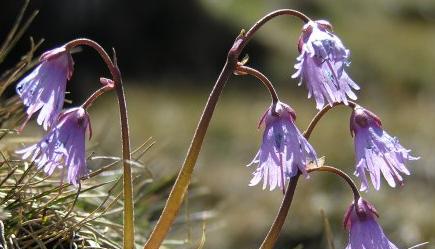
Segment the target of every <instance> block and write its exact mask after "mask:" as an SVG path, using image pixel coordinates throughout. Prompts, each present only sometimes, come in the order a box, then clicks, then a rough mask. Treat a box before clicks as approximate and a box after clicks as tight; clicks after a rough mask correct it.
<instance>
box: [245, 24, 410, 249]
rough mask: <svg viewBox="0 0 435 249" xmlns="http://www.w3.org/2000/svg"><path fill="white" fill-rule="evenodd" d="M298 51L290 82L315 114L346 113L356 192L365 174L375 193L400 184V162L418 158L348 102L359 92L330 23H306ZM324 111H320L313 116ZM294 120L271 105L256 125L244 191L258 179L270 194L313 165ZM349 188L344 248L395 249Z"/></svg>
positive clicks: (402, 170)
mask: <svg viewBox="0 0 435 249" xmlns="http://www.w3.org/2000/svg"><path fill="white" fill-rule="evenodd" d="M298 49H299V52H300V55H299V56H298V58H297V61H298V62H297V64H296V65H295V69H296V72H295V73H294V74H293V75H292V78H299V79H300V83H299V84H302V82H304V83H305V84H306V86H307V88H308V98H311V97H312V96H314V99H315V101H316V108H317V109H319V110H320V109H322V108H323V107H324V106H325V105H330V106H331V107H333V106H335V105H337V104H339V103H343V104H345V105H347V106H349V107H350V108H352V114H351V117H350V130H351V135H352V136H353V137H354V144H355V154H356V165H355V167H356V170H355V173H354V174H355V175H356V176H357V177H358V178H359V179H360V181H361V187H360V190H361V191H367V190H368V181H367V176H366V174H369V175H370V178H371V181H372V183H373V186H374V188H375V189H376V190H379V189H380V185H381V183H380V182H381V175H383V177H384V178H385V179H386V181H387V183H388V184H389V185H390V186H391V187H395V186H397V185H403V181H404V179H403V176H402V175H409V174H410V171H409V170H408V169H407V167H406V166H405V162H407V161H409V160H416V159H418V157H414V156H412V155H411V154H410V150H408V149H405V148H404V147H403V146H402V145H401V144H400V143H399V140H398V139H397V138H395V137H392V136H390V135H389V134H388V133H387V132H386V131H384V130H383V128H382V125H381V121H380V119H379V118H378V117H377V116H376V115H375V114H373V113H372V112H370V111H368V110H366V109H364V108H362V107H361V106H359V105H357V104H356V103H354V102H352V101H351V100H355V99H357V96H356V95H355V93H354V90H359V86H358V85H357V84H356V83H355V82H354V81H353V80H352V79H351V78H350V77H349V75H348V74H347V73H346V71H345V68H346V67H347V66H349V62H348V60H349V56H350V51H349V50H348V49H346V48H345V47H344V45H343V43H342V42H341V40H340V39H339V38H338V37H337V36H336V35H335V34H334V33H333V32H332V26H331V24H330V23H329V22H327V21H308V22H307V23H306V24H305V25H304V26H303V29H302V34H301V36H300V38H299V43H298ZM275 96H277V94H275ZM276 98H277V97H276ZM329 109H330V108H325V109H324V110H322V111H321V112H320V113H319V114H320V116H318V117H321V116H322V115H323V114H322V112H324V111H327V110H329ZM295 118H296V115H295V112H294V111H293V109H291V108H290V107H289V106H288V105H286V104H283V103H281V102H278V103H275V104H272V106H271V107H270V108H269V109H268V111H267V112H266V113H265V114H264V116H263V118H262V119H261V122H260V125H261V124H264V126H265V128H264V134H263V141H262V143H261V146H260V149H259V151H258V153H257V154H256V156H255V158H254V160H253V161H252V162H251V163H250V164H249V165H248V166H250V165H252V164H258V166H257V169H256V170H255V171H254V173H253V175H254V177H253V178H252V180H251V182H250V184H249V185H250V186H253V185H257V184H258V183H259V182H261V181H262V180H263V189H265V188H266V187H267V186H268V185H269V189H270V190H273V189H275V188H276V187H278V188H280V189H283V190H284V187H285V183H286V181H290V180H291V179H292V177H294V176H295V175H297V174H299V173H300V174H303V175H305V176H307V171H308V168H307V167H308V166H307V165H308V164H309V162H311V161H312V162H316V163H317V156H316V152H315V151H314V149H313V147H312V146H311V145H310V144H309V143H308V141H307V139H306V138H305V137H304V136H302V134H301V133H300V132H299V130H298V128H297V127H296V126H295V123H294V121H295ZM313 121H315V122H314V123H316V122H317V121H318V120H316V118H314V119H313ZM318 167H322V166H318ZM328 167H329V166H328ZM324 168H327V167H324ZM343 174H345V173H343ZM342 177H343V176H342ZM347 177H348V176H347ZM348 178H349V177H348ZM349 179H350V178H349ZM348 182H352V181H351V180H349V181H348ZM350 184H351V185H352V188H353V190H354V197H355V200H356V203H353V204H352V205H351V206H350V207H349V209H348V211H347V212H346V217H345V227H346V228H347V230H348V231H349V244H348V246H347V247H346V248H347V249H375V248H376V249H397V247H396V246H395V245H394V244H393V243H391V242H390V241H389V240H388V238H387V237H386V236H385V234H384V232H383V230H382V228H381V226H380V225H379V224H378V223H377V221H376V218H377V217H378V214H377V212H376V210H375V208H374V207H373V205H371V204H370V203H368V202H367V201H365V200H363V199H362V198H361V197H360V194H359V193H358V190H357V188H356V187H355V186H354V185H353V183H350Z"/></svg>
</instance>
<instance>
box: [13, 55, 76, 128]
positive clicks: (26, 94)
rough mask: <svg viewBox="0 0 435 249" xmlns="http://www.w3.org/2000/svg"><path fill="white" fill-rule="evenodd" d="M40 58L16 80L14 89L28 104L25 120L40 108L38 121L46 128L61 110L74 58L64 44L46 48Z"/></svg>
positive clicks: (26, 104)
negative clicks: (18, 80)
mask: <svg viewBox="0 0 435 249" xmlns="http://www.w3.org/2000/svg"><path fill="white" fill-rule="evenodd" d="M39 60H40V64H39V65H38V66H37V67H36V68H35V69H34V70H33V71H32V72H31V73H30V74H29V75H27V76H26V77H25V78H23V79H22V80H21V81H20V82H19V83H18V84H17V87H16V90H17V94H18V95H19V96H20V98H21V100H22V101H23V103H24V105H25V106H26V107H27V110H26V113H27V120H26V122H27V121H28V120H29V119H30V118H31V117H32V115H33V114H34V113H36V112H37V111H39V115H38V118H37V122H38V124H39V125H42V126H43V127H44V129H45V130H48V128H49V127H50V126H51V125H52V124H53V123H54V122H55V121H56V119H57V117H58V115H59V113H60V112H61V110H62V106H63V102H64V99H65V89H66V82H67V80H69V79H70V78H71V76H72V73H73V67H74V62H73V60H72V56H71V54H70V52H69V51H67V50H66V49H65V47H59V48H55V49H53V50H50V51H47V52H45V53H44V54H42V56H41V58H40V59H39ZM26 122H24V124H23V125H22V127H24V125H25V124H26Z"/></svg>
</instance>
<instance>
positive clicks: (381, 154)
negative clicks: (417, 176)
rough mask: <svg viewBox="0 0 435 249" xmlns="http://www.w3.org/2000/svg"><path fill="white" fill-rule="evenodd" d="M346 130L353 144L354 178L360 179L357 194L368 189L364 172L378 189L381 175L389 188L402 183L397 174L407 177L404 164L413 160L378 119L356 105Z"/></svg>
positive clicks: (408, 152) (414, 158)
mask: <svg viewBox="0 0 435 249" xmlns="http://www.w3.org/2000/svg"><path fill="white" fill-rule="evenodd" d="M350 129H351V133H352V135H353V136H354V141H355V154H356V170H355V175H356V176H357V177H358V178H359V179H360V180H361V191H365V190H367V188H368V183H367V177H366V172H368V173H369V175H370V178H371V181H372V183H373V186H374V188H375V189H376V190H379V188H380V185H381V179H380V178H381V173H382V175H383V176H384V178H385V180H387V182H388V184H389V185H390V186H391V187H395V186H396V185H402V184H403V178H402V176H401V175H400V174H401V173H403V174H405V175H409V174H410V172H409V170H408V169H407V168H406V167H405V161H407V160H417V159H418V157H413V156H411V155H410V150H408V149H405V148H404V147H403V146H402V145H401V144H400V143H399V140H398V139H397V138H395V137H391V136H390V135H389V134H388V133H387V132H385V131H384V130H383V129H382V124H381V120H380V119H379V118H378V117H377V116H376V115H375V114H373V113H372V112H370V111H368V110H366V109H364V108H362V107H360V106H356V107H355V108H354V110H353V112H352V115H351V118H350Z"/></svg>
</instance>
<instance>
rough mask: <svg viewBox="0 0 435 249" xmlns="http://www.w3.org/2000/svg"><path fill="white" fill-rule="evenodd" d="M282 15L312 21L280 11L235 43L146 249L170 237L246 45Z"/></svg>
mask: <svg viewBox="0 0 435 249" xmlns="http://www.w3.org/2000/svg"><path fill="white" fill-rule="evenodd" d="M280 15H293V16H297V17H299V18H301V19H302V20H303V21H304V22H307V21H308V20H309V18H308V17H306V16H305V15H304V14H302V13H300V12H298V11H295V10H289V9H286V10H278V11H275V12H272V13H270V14H268V15H266V16H265V17H263V18H262V19H260V20H259V21H258V22H257V23H255V24H254V26H253V27H252V28H251V29H250V30H249V31H248V32H247V33H245V32H244V31H242V32H241V33H240V35H239V36H238V37H237V38H236V40H235V41H234V43H233V45H232V47H231V49H230V50H229V52H228V55H227V60H226V62H225V65H224V67H223V69H222V71H221V73H220V75H219V77H218V79H217V81H216V83H215V85H214V87H213V90H212V91H211V93H210V96H209V98H208V100H207V103H206V105H205V107H204V110H203V112H202V116H201V118H200V120H199V122H198V126H197V128H196V131H195V134H194V135H193V138H192V142H191V144H190V147H189V150H188V151H187V155H186V158H185V160H184V163H183V165H182V166H181V169H180V172H179V174H178V176H177V179H176V180H175V183H174V186H173V187H172V190H171V192H170V193H169V197H168V199H167V200H166V204H165V207H164V208H163V211H162V214H161V215H160V218H159V220H158V221H157V224H156V226H155V227H154V229H153V231H152V232H151V235H150V237H149V238H148V240H147V242H146V243H145V245H144V249H158V248H159V247H160V245H161V243H162V242H163V240H164V238H165V236H166V234H167V233H168V231H169V229H170V227H171V225H172V223H173V222H174V220H175V217H176V215H177V213H178V210H179V209H180V207H181V204H182V202H183V199H184V196H185V194H186V192H187V188H188V186H189V183H190V179H191V175H192V172H193V168H194V167H195V164H196V160H197V158H198V155H199V152H200V151H201V146H202V142H203V141H204V137H205V134H206V132H207V129H208V126H209V123H210V120H211V117H212V116H213V112H214V109H215V107H216V104H217V102H218V100H219V96H220V94H221V92H222V89H223V87H224V86H225V84H226V82H227V81H228V79H229V78H230V76H231V75H232V74H233V73H234V70H235V69H236V66H237V62H238V59H239V56H240V53H241V52H242V50H243V48H244V47H245V46H246V44H247V43H248V42H249V41H250V40H251V39H252V37H253V35H254V34H255V32H256V31H257V30H258V29H259V28H260V27H261V26H263V25H264V24H265V23H266V22H268V21H269V20H271V19H272V18H274V17H277V16H280Z"/></svg>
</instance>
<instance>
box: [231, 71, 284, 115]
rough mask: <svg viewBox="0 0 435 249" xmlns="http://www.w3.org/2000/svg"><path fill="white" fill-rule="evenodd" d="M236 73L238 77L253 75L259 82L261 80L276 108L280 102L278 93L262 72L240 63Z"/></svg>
mask: <svg viewBox="0 0 435 249" xmlns="http://www.w3.org/2000/svg"><path fill="white" fill-rule="evenodd" d="M234 73H235V74H236V75H252V76H254V77H255V78H257V79H258V80H260V81H261V83H263V85H264V86H265V87H266V88H267V90H268V91H269V93H270V97H271V98H272V104H273V106H276V104H277V103H278V101H279V98H278V93H277V92H276V90H275V88H274V87H273V84H272V82H270V80H269V79H268V78H267V77H266V76H265V75H264V74H262V73H261V72H260V71H258V70H256V69H254V68H251V67H248V66H244V65H243V64H242V63H240V62H239V63H237V67H236V70H235V72H234ZM272 110H273V111H275V108H273V109H272Z"/></svg>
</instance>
